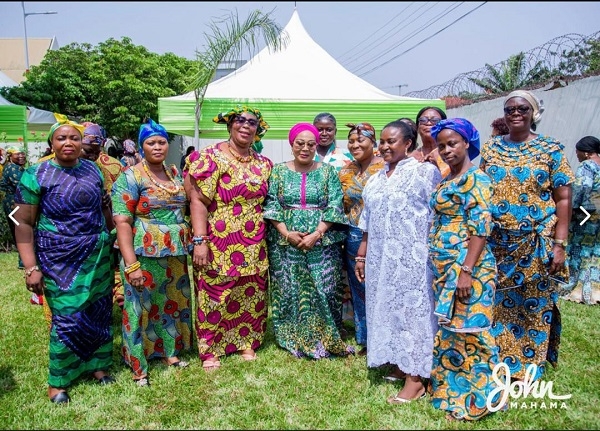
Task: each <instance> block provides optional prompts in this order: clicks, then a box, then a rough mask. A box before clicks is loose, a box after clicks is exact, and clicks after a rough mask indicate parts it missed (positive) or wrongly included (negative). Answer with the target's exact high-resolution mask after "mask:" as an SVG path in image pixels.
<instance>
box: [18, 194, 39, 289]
mask: <svg viewBox="0 0 600 431" xmlns="http://www.w3.org/2000/svg"><path fill="white" fill-rule="evenodd" d="M13 217H14V218H15V220H16V221H17V223H15V237H16V241H17V250H19V255H20V256H21V260H22V261H23V266H24V267H25V284H26V286H27V290H29V291H31V292H34V293H36V294H37V295H43V294H44V279H43V277H42V272H41V270H39V269H35V270H33V268H36V267H37V257H36V255H35V248H34V245H33V241H34V237H33V233H34V228H35V225H36V223H37V217H38V205H26V204H22V203H21V204H19V210H18V211H16V212H15V213H14V215H13ZM27 273H29V275H27Z"/></svg>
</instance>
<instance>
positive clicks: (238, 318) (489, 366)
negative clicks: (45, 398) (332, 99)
mask: <svg viewBox="0 0 600 431" xmlns="http://www.w3.org/2000/svg"><path fill="white" fill-rule="evenodd" d="M542 112H543V107H542V106H541V103H540V102H539V101H538V100H537V98H536V97H535V96H534V95H533V94H532V93H529V92H525V91H516V92H513V93H511V94H509V95H508V97H507V98H506V99H505V103H504V113H505V114H504V118H505V120H506V123H507V126H508V129H509V133H508V134H506V135H498V136H495V137H493V138H492V139H490V140H489V141H488V142H486V143H485V144H484V145H483V147H482V148H481V154H480V140H479V134H478V132H477V130H476V129H475V127H473V125H472V124H471V123H470V122H469V121H467V120H465V119H460V118H454V119H448V118H446V115H445V114H444V112H443V111H442V110H440V109H439V108H433V107H426V108H423V109H422V110H421V111H420V112H419V114H418V116H417V121H416V122H413V121H412V120H410V119H399V120H396V121H393V122H391V123H389V124H387V125H386V126H384V127H383V129H382V130H381V135H380V139H379V146H378V147H377V139H376V132H375V130H374V128H373V127H372V126H371V125H370V124H368V123H356V124H348V127H349V133H348V155H347V156H346V155H344V156H343V157H346V158H347V159H346V160H344V161H343V162H342V163H339V166H335V163H328V162H327V161H326V158H327V157H328V156H331V155H332V154H335V155H339V154H345V153H344V152H343V151H339V150H337V149H336V148H331V147H327V148H325V150H324V149H323V148H321V147H324V146H326V145H323V143H325V144H326V143H327V142H329V145H331V141H332V140H331V136H329V135H332V134H333V136H335V130H336V128H337V125H336V123H335V118H334V117H333V116H332V115H331V114H327V113H323V114H319V115H317V117H316V118H315V119H314V121H313V123H298V124H296V125H295V126H293V127H292V128H291V130H290V132H289V145H290V149H291V153H292V156H293V157H292V160H290V161H288V162H283V163H280V164H277V165H273V163H272V162H271V161H270V160H269V159H268V158H266V157H265V156H262V155H261V154H260V153H258V152H256V151H255V150H254V149H253V148H254V147H253V146H254V145H255V144H256V143H258V142H259V141H260V140H261V138H262V137H263V136H264V135H265V133H266V132H267V130H268V128H269V125H268V123H267V122H266V121H265V120H264V118H263V117H262V114H261V112H260V111H259V110H258V109H255V108H250V107H247V106H236V107H234V108H232V109H231V110H230V111H228V112H224V113H221V114H219V115H217V116H216V117H215V118H214V119H213V121H214V122H216V123H220V124H224V125H226V127H227V130H228V134H229V137H228V139H227V140H226V141H222V142H219V143H216V144H214V145H210V146H208V147H206V148H204V149H202V150H201V151H193V152H192V153H190V154H189V156H188V157H187V158H186V161H185V166H184V169H183V171H182V172H179V170H178V169H177V168H176V167H175V166H166V165H165V163H164V160H165V158H166V155H167V150H168V134H167V132H166V130H165V129H164V128H163V127H162V126H161V125H159V124H156V123H155V122H153V121H152V120H148V122H147V123H144V124H142V126H141V127H140V132H139V139H138V147H139V153H140V156H141V161H139V162H137V163H135V164H133V165H132V166H130V167H129V168H128V169H126V170H125V171H124V172H123V174H121V175H120V176H119V177H118V178H117V179H116V181H115V183H114V185H113V187H112V193H111V195H112V211H111V210H110V207H109V205H107V204H106V203H105V202H106V200H105V199H104V200H103V198H102V197H103V194H105V193H106V191H105V189H104V187H103V186H102V185H103V181H104V179H103V176H102V175H101V174H100V171H99V170H98V168H97V167H96V166H95V165H94V164H93V163H88V162H87V161H86V160H84V159H82V158H80V157H79V156H80V152H81V139H82V136H83V134H82V130H81V126H79V125H78V124H76V123H73V122H70V121H68V120H64V121H63V122H59V123H57V124H55V125H54V126H53V128H52V129H51V131H50V134H49V140H50V142H51V145H52V148H53V150H54V153H55V157H54V159H52V160H48V161H45V162H43V163H41V164H38V165H35V166H33V167H32V168H29V169H27V170H26V171H25V173H24V174H23V178H22V179H21V182H20V183H19V187H18V188H17V193H16V196H15V202H17V203H18V204H19V205H21V206H22V207H23V208H22V210H21V211H20V215H19V220H20V221H21V223H20V224H19V226H18V228H17V230H16V236H17V240H18V244H19V252H20V253H21V256H22V258H23V263H24V266H25V268H26V269H25V274H26V284H27V287H28V289H29V290H31V291H33V292H36V293H38V294H42V293H44V294H45V296H46V299H47V301H48V304H49V306H50V308H51V310H52V323H53V325H52V331H51V338H50V367H49V368H50V377H49V381H48V382H49V391H48V393H49V396H50V398H51V400H53V401H54V402H68V401H69V397H68V395H67V393H66V388H67V387H68V386H69V385H70V384H71V383H72V382H73V381H74V380H75V379H76V378H78V377H79V376H81V375H82V374H85V373H92V374H93V376H94V377H95V378H96V379H97V380H98V381H99V382H101V383H110V382H111V381H112V378H111V377H110V376H108V375H107V374H106V371H107V370H108V368H109V367H110V365H111V363H112V359H111V355H110V354H109V352H110V351H111V350H112V332H111V331H112V329H111V327H110V318H111V309H110V307H109V302H108V299H107V298H109V296H110V295H109V294H110V289H109V288H108V287H107V280H108V278H109V277H107V276H106V275H107V274H106V272H107V271H108V270H109V267H110V266H109V260H108V248H109V247H110V246H111V244H110V241H109V235H108V232H109V231H110V229H111V227H112V224H113V223H114V224H115V226H116V232H117V239H118V244H119V248H120V251H121V255H122V258H121V264H120V268H121V275H122V279H123V281H124V285H125V305H124V309H123V321H122V331H123V347H122V353H123V357H124V358H125V361H126V363H127V364H128V365H129V366H130V368H131V369H132V372H133V378H134V380H135V382H136V383H137V384H138V385H139V386H146V385H148V384H150V380H149V369H148V362H149V361H150V360H151V359H155V358H156V359H161V360H162V361H163V362H164V363H165V364H167V365H170V366H175V367H185V366H187V363H186V362H185V361H183V360H180V359H179V357H178V356H179V355H180V354H181V353H182V352H183V351H185V350H188V349H190V347H191V345H192V324H193V323H192V322H194V323H195V325H194V326H195V331H196V338H197V345H198V351H199V356H200V359H201V360H202V366H203V368H204V369H205V370H206V371H210V370H215V369H218V368H219V367H220V366H221V359H222V358H224V357H225V356H227V355H230V354H234V353H239V354H240V356H241V358H242V359H243V360H247V361H251V360H255V359H256V358H257V354H256V350H257V349H259V347H260V346H261V345H262V343H263V339H264V335H265V332H266V327H267V305H269V306H270V307H271V313H272V323H273V328H274V333H275V340H276V343H277V344H278V345H279V346H280V347H281V348H283V349H286V350H288V351H289V352H290V353H291V354H293V355H295V356H297V357H308V358H314V359H318V358H322V357H328V356H332V355H334V356H346V355H348V354H352V353H354V348H353V347H352V346H350V345H348V344H346V342H345V340H344V337H343V327H342V324H341V322H342V295H343V280H342V273H343V267H344V266H345V267H346V269H347V271H348V281H349V283H350V287H351V291H352V299H353V307H354V321H355V327H356V342H357V344H358V345H359V346H361V350H360V351H359V354H361V355H366V359H367V365H368V366H369V367H379V366H392V372H391V373H390V374H389V375H388V376H386V377H387V378H388V380H399V379H404V380H405V384H404V386H403V387H402V389H401V391H400V392H399V393H398V394H396V395H394V396H391V397H390V398H388V402H390V403H392V404H402V403H406V402H410V401H412V400H416V399H419V398H421V397H424V396H425V394H426V393H427V392H429V393H430V394H431V397H432V402H433V404H434V406H436V407H437V408H440V409H442V410H445V411H447V412H448V415H447V418H448V419H457V420H464V419H466V420H475V419H479V418H481V417H483V416H485V415H486V414H488V413H489V412H490V411H489V409H488V404H487V401H488V399H487V398H488V395H489V394H490V392H491V391H492V389H493V388H494V384H493V382H492V378H491V376H492V371H493V369H494V366H495V365H496V364H497V363H499V362H504V363H506V364H507V365H508V366H509V369H510V372H511V375H512V378H513V379H523V377H524V375H525V372H526V371H530V370H529V369H528V367H529V366H530V365H535V366H537V369H535V370H534V378H539V377H540V376H541V375H542V374H543V370H544V366H545V364H546V362H547V361H548V362H550V363H553V364H554V363H556V360H557V354H558V350H557V348H558V343H559V340H560V314H559V311H558V307H557V298H558V297H557V292H556V290H555V289H554V288H553V286H552V285H551V284H550V283H551V280H552V279H553V278H560V277H561V276H563V277H566V273H567V268H566V266H565V250H564V247H565V245H566V244H565V242H566V241H565V240H566V238H567V235H568V224H569V217H570V201H571V192H570V190H571V188H570V186H571V184H572V182H573V174H572V172H571V170H570V168H569V166H568V163H567V161H566V158H565V156H564V154H563V151H562V145H561V144H560V143H559V142H557V141H556V140H555V139H553V138H551V137H547V136H543V135H538V134H536V133H534V130H535V127H536V125H537V123H538V122H539V120H540V118H541V113H542ZM418 136H420V137H421V140H422V142H423V144H424V145H423V147H422V148H420V149H419V148H417V138H418ZM432 142H434V143H435V144H432ZM425 144H427V146H425ZM479 155H481V163H480V166H479V167H477V166H475V165H474V164H473V162H472V160H473V159H475V158H476V157H478V156H479ZM332 160H333V159H332ZM335 160H336V161H337V160H338V159H337V158H336V159H335ZM338 171H339V172H338ZM187 205H189V218H188V217H187V216H186V206H187ZM34 244H35V245H34ZM75 251H76V252H75ZM188 254H190V255H191V260H192V264H193V287H194V294H195V299H196V304H197V307H196V310H195V315H194V311H193V310H192V307H191V288H190V280H189V274H188V266H187V255H188ZM344 260H345V263H344ZM267 280H269V285H268V289H267ZM267 291H268V295H267ZM531 304H536V305H535V306H532V305H531ZM87 340H93V341H87ZM427 380H429V385H427ZM492 401H493V400H492Z"/></svg>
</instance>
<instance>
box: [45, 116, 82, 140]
mask: <svg viewBox="0 0 600 431" xmlns="http://www.w3.org/2000/svg"><path fill="white" fill-rule="evenodd" d="M54 118H56V123H54V124H53V125H52V127H50V132H48V142H52V136H53V135H54V132H56V129H58V128H59V127H62V126H72V127H74V128H75V129H77V131H78V132H79V133H81V137H83V130H84V129H85V127H84V126H83V125H81V124H79V123H76V122H75V121H71V120H69V118H68V117H67V116H66V115H63V114H56V113H55V114H54Z"/></svg>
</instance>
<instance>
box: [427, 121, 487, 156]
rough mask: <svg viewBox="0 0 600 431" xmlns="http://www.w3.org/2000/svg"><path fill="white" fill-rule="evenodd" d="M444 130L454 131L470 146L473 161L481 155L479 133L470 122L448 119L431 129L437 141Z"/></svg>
mask: <svg viewBox="0 0 600 431" xmlns="http://www.w3.org/2000/svg"><path fill="white" fill-rule="evenodd" d="M444 129H450V130H454V131H455V132H456V133H458V134H459V135H460V136H462V137H463V138H464V139H465V141H467V143H468V144H469V149H468V152H469V159H471V160H473V159H474V158H476V157H477V156H478V155H479V132H478V131H477V129H476V128H475V126H473V124H471V122H470V121H469V120H466V119H464V118H448V119H446V120H442V121H440V122H439V123H437V124H436V125H435V126H433V127H432V128H431V136H432V137H433V139H436V140H437V135H438V134H439V133H440V132H441V131H442V130H444Z"/></svg>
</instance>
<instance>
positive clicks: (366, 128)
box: [346, 123, 377, 144]
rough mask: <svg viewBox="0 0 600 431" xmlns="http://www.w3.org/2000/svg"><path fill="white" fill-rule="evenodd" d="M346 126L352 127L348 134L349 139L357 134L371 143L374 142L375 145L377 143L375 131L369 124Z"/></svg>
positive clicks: (350, 124) (349, 124)
mask: <svg viewBox="0 0 600 431" xmlns="http://www.w3.org/2000/svg"><path fill="white" fill-rule="evenodd" d="M346 126H347V127H350V131H349V132H348V138H350V135H351V134H353V133H357V134H359V135H363V136H366V137H367V138H369V139H370V140H371V141H373V143H374V144H376V143H377V139H376V138H375V129H374V128H373V126H371V125H370V124H369V123H358V124H354V123H348V124H346Z"/></svg>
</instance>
